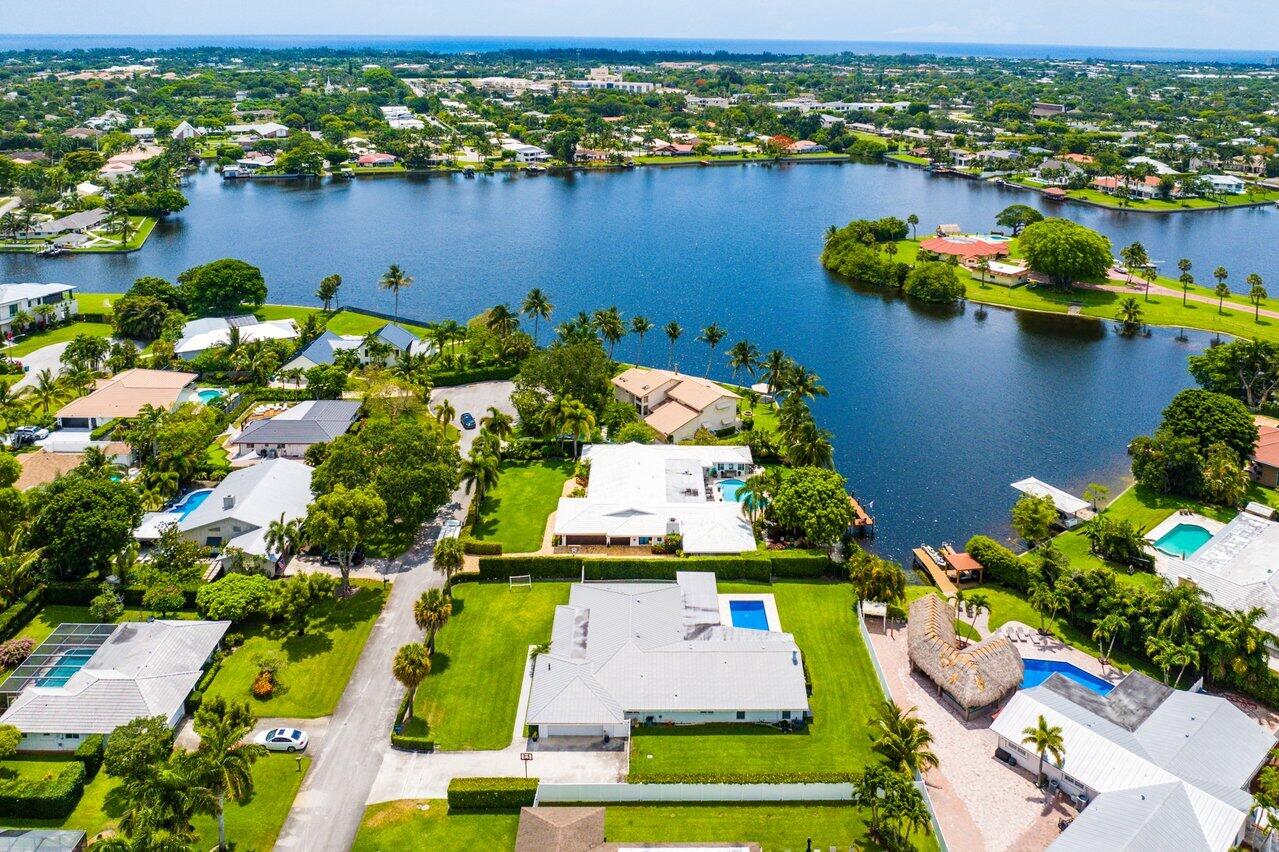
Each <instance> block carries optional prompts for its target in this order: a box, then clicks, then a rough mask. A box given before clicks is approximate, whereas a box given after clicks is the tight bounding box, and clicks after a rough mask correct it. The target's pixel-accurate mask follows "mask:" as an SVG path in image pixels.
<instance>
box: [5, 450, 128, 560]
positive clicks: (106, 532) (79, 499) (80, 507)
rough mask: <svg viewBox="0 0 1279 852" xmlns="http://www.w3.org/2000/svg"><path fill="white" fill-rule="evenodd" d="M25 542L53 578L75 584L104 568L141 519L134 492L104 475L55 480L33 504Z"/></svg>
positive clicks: (121, 548) (120, 548)
mask: <svg viewBox="0 0 1279 852" xmlns="http://www.w3.org/2000/svg"><path fill="white" fill-rule="evenodd" d="M37 505H38V506H39V509H38V511H37V512H36V515H35V517H34V518H33V519H32V521H31V526H30V528H29V529H28V530H27V537H28V540H29V541H30V543H31V545H32V546H33V547H36V548H40V549H41V559H42V560H43V563H44V565H45V566H46V568H48V569H49V570H50V571H51V572H52V573H53V574H55V575H57V576H58V577H61V578H64V579H76V578H79V577H83V576H86V575H87V574H90V573H92V572H94V571H100V570H102V569H105V568H106V567H107V566H108V565H109V564H110V561H111V557H113V556H115V554H116V553H118V552H120V551H121V550H123V549H124V547H125V546H126V545H128V544H129V543H130V542H132V541H133V530H134V529H135V528H136V527H137V526H138V523H139V522H140V521H141V520H142V506H141V503H140V502H139V499H138V495H137V492H136V491H134V489H133V487H132V486H130V485H127V484H125V483H123V482H113V481H112V480H111V479H109V478H107V477H104V476H79V475H76V474H69V475H67V476H63V477H59V478H58V479H55V480H54V481H53V482H52V483H50V484H49V486H48V487H47V488H46V489H45V490H44V491H43V492H42V494H41V496H40V499H38V500H37Z"/></svg>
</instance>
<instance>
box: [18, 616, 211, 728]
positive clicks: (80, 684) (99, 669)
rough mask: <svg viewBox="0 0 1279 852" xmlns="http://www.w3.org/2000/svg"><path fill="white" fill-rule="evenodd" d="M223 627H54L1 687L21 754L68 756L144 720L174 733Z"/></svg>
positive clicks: (193, 623) (163, 624) (188, 624)
mask: <svg viewBox="0 0 1279 852" xmlns="http://www.w3.org/2000/svg"><path fill="white" fill-rule="evenodd" d="M230 626H231V622H229V621H183V620H176V621H145V622H143V621H126V622H123V623H121V624H60V625H58V627H57V628H56V629H55V630H54V631H53V633H51V634H50V635H49V637H48V638H47V639H45V640H44V642H42V643H41V644H40V646H39V647H38V648H36V649H35V651H33V652H32V654H31V656H30V657H28V658H27V660H26V662H24V663H22V664H21V665H20V666H18V668H16V669H14V670H13V673H12V674H11V675H10V676H9V678H8V679H7V680H6V681H5V682H4V683H3V684H0V698H2V699H4V700H5V701H6V703H7V706H8V709H7V710H6V711H5V713H4V715H3V716H0V724H5V725H13V726H15V727H17V729H18V730H20V731H22V734H23V737H22V742H21V743H19V745H18V750H19V751H21V752H72V751H75V750H76V748H77V747H78V746H79V745H80V743H81V742H82V741H83V740H84V738H85V737H88V736H91V735H92V734H109V733H111V732H112V731H113V730H115V729H116V728H117V727H119V726H120V725H124V724H127V723H128V722H132V721H133V720H134V719H137V718H140V717H143V716H159V717H161V718H162V719H164V720H165V722H166V724H168V726H169V727H170V728H175V727H177V725H178V722H180V721H181V720H182V717H183V715H185V713H186V707H185V702H186V698H187V695H188V694H190V692H191V690H192V689H193V688H194V687H195V685H196V682H197V681H199V679H200V675H201V674H202V673H203V671H204V667H205V666H206V665H207V664H208V662H209V658H210V657H211V656H212V655H213V652H214V650H215V649H216V648H217V647H218V643H219V642H221V641H222V636H223V634H224V633H226V631H227V628H228V627H230Z"/></svg>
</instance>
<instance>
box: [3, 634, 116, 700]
mask: <svg viewBox="0 0 1279 852" xmlns="http://www.w3.org/2000/svg"><path fill="white" fill-rule="evenodd" d="M117 626H118V625H115V624H59V625H58V626H57V627H56V628H54V631H53V632H52V633H50V634H49V636H48V637H47V638H46V639H45V640H44V641H43V642H41V643H40V645H39V647H37V648H36V649H35V650H34V651H32V652H31V656H29V657H27V659H26V660H25V661H24V662H23V663H22V664H21V665H19V666H18V667H17V668H16V669H14V670H13V673H12V674H11V675H9V677H8V679H7V680H5V682H4V683H0V707H5V708H7V707H8V706H9V704H10V703H11V702H12V701H13V699H14V698H15V697H17V695H18V693H20V692H22V690H24V689H26V688H27V687H28V686H31V685H36V686H44V685H52V684H42V683H41V682H40V681H41V680H45V679H47V678H48V677H49V676H50V673H51V672H52V670H53V669H55V667H57V666H58V664H59V662H60V661H61V660H62V659H63V657H64V656H66V654H67V653H68V652H74V651H80V652H84V651H96V650H97V649H98V648H100V647H102V645H103V644H104V643H105V642H106V641H107V639H109V638H111V634H112V633H114V632H115V631H116V627H117ZM77 656H78V657H81V656H82V655H80V654H78V655H77ZM59 680H62V681H63V682H64V683H65V679H62V678H59ZM58 685H61V684H58Z"/></svg>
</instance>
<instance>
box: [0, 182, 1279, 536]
mask: <svg viewBox="0 0 1279 852" xmlns="http://www.w3.org/2000/svg"><path fill="white" fill-rule="evenodd" d="M186 191H187V193H188V195H189V197H190V198H191V206H190V207H189V208H188V209H187V210H186V211H184V212H183V213H182V214H181V215H180V216H178V217H175V218H174V219H173V220H172V221H168V222H164V223H162V224H161V225H160V226H159V227H158V229H157V231H156V233H155V234H154V235H153V236H152V237H151V239H150V241H149V242H148V243H147V245H146V247H145V248H144V249H143V250H142V251H140V252H137V253H135V254H131V255H91V256H79V257H61V258H52V259H42V258H36V257H34V256H23V255H0V280H11V281H12V280H19V281H21V280H61V281H67V282H69V283H73V284H76V285H78V286H80V287H81V288H83V289H84V290H86V291H99V292H118V291H121V290H124V289H126V288H127V287H128V285H129V283H130V282H131V281H132V280H133V279H134V278H136V277H138V276H140V275H162V276H165V277H169V278H172V277H174V276H175V275H177V273H178V272H180V271H182V270H183V269H185V268H187V267H189V266H192V265H195V264H198V263H204V262H207V261H210V260H214V259H216V258H219V257H225V256H235V257H241V258H244V259H245V260H248V261H249V262H251V263H254V264H256V265H258V266H260V267H262V269H263V272H264V273H265V275H266V278H267V282H268V284H269V286H270V298H271V300H272V301H276V302H293V303H302V304H314V297H313V293H314V290H315V287H316V284H317V282H318V281H319V280H320V279H321V278H322V277H324V276H325V275H328V274H330V273H334V272H336V273H340V274H341V275H342V276H343V278H344V280H345V284H344V285H343V290H342V301H343V302H345V303H347V304H354V305H359V306H363V307H368V308H373V309H378V310H383V311H388V312H389V311H390V310H391V299H390V297H389V296H388V295H387V294H385V293H382V292H380V291H378V290H377V287H376V279H377V277H378V276H379V275H380V274H381V272H382V271H383V270H385V268H386V267H387V265H388V264H390V263H393V262H394V263H399V264H401V265H402V266H403V267H404V268H405V269H406V270H407V271H408V272H409V273H410V274H412V275H413V276H414V277H415V279H416V280H415V283H414V284H413V286H412V288H411V289H409V290H408V291H406V292H404V293H402V294H401V298H400V302H401V308H400V309H401V313H402V314H404V315H406V316H409V317H414V318H419V319H423V320H428V321H429V320H436V319H441V318H445V317H458V318H464V317H467V316H471V315H473V314H475V313H477V312H479V311H480V310H483V309H484V308H486V307H489V306H491V305H493V304H495V303H498V302H509V303H512V304H516V303H518V302H519V301H520V299H521V298H522V297H523V294H524V293H525V292H527V291H528V289H529V288H531V287H535V286H536V287H541V288H543V289H545V290H546V291H547V292H548V293H549V294H550V295H551V296H552V298H553V300H554V302H555V306H556V312H555V320H554V321H560V320H562V319H564V318H566V317H569V316H571V315H573V314H575V313H576V312H577V311H579V310H587V311H589V310H593V309H595V308H598V307H604V306H608V305H612V304H616V305H617V306H618V308H619V309H620V310H621V311H622V312H623V313H624V314H625V315H626V316H627V317H630V316H633V315H635V314H637V313H643V314H645V315H646V316H648V317H649V319H651V320H652V321H653V322H654V323H656V324H657V325H658V326H659V327H660V326H661V325H664V324H665V323H666V322H667V321H669V320H671V319H674V320H677V321H679V322H680V323H681V324H682V325H683V326H684V327H685V330H686V331H685V335H684V337H683V339H682V340H681V341H680V345H679V346H678V347H677V360H678V361H679V364H680V365H681V366H682V367H683V368H684V369H686V370H688V371H696V372H701V371H702V370H704V369H705V366H706V351H705V347H704V346H702V345H701V344H698V343H697V342H696V336H697V329H699V328H701V327H703V326H705V325H707V324H708V323H710V322H712V321H715V322H719V323H720V324H721V325H723V326H725V327H726V328H727V329H728V330H729V333H730V336H729V338H728V340H727V341H726V342H725V343H724V345H723V346H722V347H721V350H723V349H726V348H727V347H728V345H730V344H731V343H732V342H733V341H734V340H737V339H739V338H742V337H745V338H747V339H750V340H752V341H753V342H755V343H756V344H757V345H758V346H759V347H760V349H762V350H765V351H767V350H768V349H771V348H781V349H783V350H785V351H786V352H788V353H789V354H791V355H792V356H794V357H795V358H796V359H798V360H799V361H800V362H802V363H803V364H805V365H806V366H808V367H809V368H811V369H813V370H815V371H816V372H817V373H819V374H820V375H821V377H822V379H823V381H824V383H825V385H826V387H827V388H829V389H830V390H831V396H830V397H829V398H826V399H820V400H818V401H817V402H816V403H815V405H814V410H815V413H816V415H817V417H818V419H819V420H820V421H821V423H822V425H824V426H825V427H826V428H829V429H830V430H831V431H833V432H834V434H835V446H836V461H837V464H838V466H839V469H840V470H841V471H842V472H843V473H844V474H845V475H846V476H847V477H848V480H849V482H850V484H851V486H852V487H853V488H854V489H856V491H857V492H858V494H859V495H860V496H861V497H863V498H864V499H869V500H874V509H873V511H874V514H875V515H876V518H877V520H878V522H879V536H878V540H877V541H878V547H879V548H880V549H881V550H883V551H884V552H885V553H887V554H889V555H892V556H894V557H897V558H906V557H907V556H908V552H909V549H910V548H911V547H914V546H917V545H918V544H919V543H920V542H921V541H928V542H931V543H940V542H941V541H944V540H953V541H955V542H956V543H962V542H963V541H964V540H966V539H967V537H968V536H969V535H971V534H972V533H974V532H989V533H992V534H995V535H999V536H1006V535H1007V534H1008V532H1007V516H1008V509H1009V507H1010V506H1011V505H1012V503H1013V501H1014V498H1015V496H1016V495H1015V493H1014V492H1013V491H1012V489H1011V488H1009V485H1008V484H1009V483H1010V482H1013V481H1015V480H1018V479H1021V478H1023V477H1026V476H1038V477H1040V478H1041V479H1045V480H1047V481H1049V482H1052V483H1054V484H1056V485H1059V486H1061V487H1064V488H1068V489H1073V490H1075V491H1076V493H1077V492H1078V491H1079V490H1081V489H1082V488H1083V487H1084V486H1085V485H1086V484H1087V483H1088V482H1090V481H1093V480H1100V481H1103V482H1106V483H1108V484H1110V485H1112V486H1119V485H1121V483H1122V478H1123V476H1124V474H1125V472H1126V469H1127V459H1126V456H1125V453H1124V448H1125V446H1126V444H1127V441H1128V439H1129V438H1131V437H1132V436H1134V435H1136V434H1138V433H1140V432H1143V431H1147V430H1149V429H1151V428H1152V427H1153V426H1154V425H1155V423H1156V422H1157V421H1158V418H1159V412H1160V410H1161V409H1162V408H1163V406H1164V405H1165V404H1166V403H1167V402H1168V400H1169V398H1171V397H1172V395H1173V394H1175V393H1176V392H1177V391H1178V390H1181V389H1182V388H1185V387H1188V386H1189V385H1190V384H1191V379H1190V376H1189V374H1188V373H1187V372H1186V356H1187V355H1189V354H1192V353H1194V352H1197V351H1201V350H1202V349H1203V347H1204V346H1206V345H1207V343H1208V339H1209V338H1208V335H1202V334H1192V335H1191V336H1190V340H1189V341H1185V342H1182V341H1178V340H1176V332H1175V331H1174V330H1166V329H1163V330H1158V331H1156V332H1155V334H1154V335H1153V336H1152V337H1149V338H1139V339H1126V338H1123V337H1121V336H1119V335H1117V334H1115V333H1114V331H1113V329H1112V328H1111V327H1110V324H1109V323H1099V322H1095V321H1091V320H1081V319H1069V318H1066V317H1061V316H1046V315H1036V314H1026V313H1016V312H1011V311H1005V310H999V309H990V310H989V311H987V312H986V313H985V316H984V318H982V317H979V316H978V311H977V310H976V309H975V308H974V307H973V306H969V307H968V308H967V309H966V310H952V309H936V308H930V307H926V306H920V305H916V304H913V303H909V302H907V301H905V300H903V299H900V298H894V297H888V296H884V295H882V294H880V293H877V292H861V291H859V290H858V289H856V288H853V287H851V286H848V285H846V284H844V283H841V282H839V281H837V280H835V279H833V278H832V277H831V276H830V275H828V274H827V273H826V272H825V271H824V270H823V269H822V268H821V266H820V264H819V263H818V260H817V256H818V254H819V252H820V250H821V239H822V231H823V230H824V228H825V227H826V226H827V225H829V224H833V223H836V224H842V223H844V222H846V221H848V220H849V219H852V218H855V217H861V216H882V215H888V214H895V215H899V216H902V217H905V216H906V215H907V214H908V213H911V212H914V213H917V214H918V215H919V217H920V219H921V222H922V223H923V225H924V227H931V226H933V225H935V224H936V223H938V222H957V223H960V224H961V225H962V226H963V227H965V228H971V229H978V228H988V227H990V225H991V221H992V219H993V217H994V215H995V213H996V212H997V211H998V210H1000V209H1001V208H1002V207H1004V206H1006V205H1007V204H1009V203H1012V202H1014V201H1023V202H1027V203H1033V201H1034V200H1036V197H1035V196H1033V195H1029V194H1024V193H1019V192H1015V191H1012V190H1001V189H997V188H994V187H988V186H984V185H980V184H976V183H974V182H969V181H961V180H948V179H940V178H931V177H929V176H928V175H926V174H925V173H923V172H921V171H918V170H913V169H905V168H900V167H894V166H884V165H877V164H867V165H817V164H799V165H789V166H780V167H771V168H766V167H760V166H741V167H736V166H734V167H717V168H676V169H637V170H635V171H633V172H614V173H590V174H582V173H578V174H573V175H570V176H565V177H554V176H541V177H526V176H522V175H503V176H483V175H481V176H479V177H477V178H476V179H474V180H466V179H464V178H462V177H460V176H459V177H433V178H422V179H404V178H394V177H389V178H378V179H361V180H357V181H353V182H350V183H322V182H319V181H316V182H310V183H268V182H260V183H254V182H241V183H231V182H226V183H224V182H223V181H221V180H220V179H219V178H218V177H217V176H216V175H215V174H213V173H211V172H209V173H205V174H202V175H198V176H196V177H195V178H193V179H192V181H191V182H190V184H189V185H188V186H187V188H186ZM1064 212H1066V213H1067V214H1068V215H1070V216H1071V217H1072V218H1075V219H1077V220H1079V221H1082V222H1084V223H1085V224H1088V225H1090V226H1092V227H1095V228H1098V229H1100V230H1102V231H1104V232H1105V233H1107V234H1108V235H1109V236H1110V237H1111V238H1112V240H1114V241H1115V243H1116V246H1118V245H1123V244H1125V243H1127V242H1130V241H1132V240H1133V239H1140V240H1142V241H1143V242H1145V243H1146V245H1147V246H1148V247H1149V248H1150V250H1151V255H1152V256H1153V257H1155V258H1159V259H1163V260H1166V261H1168V263H1169V264H1170V265H1171V264H1173V263H1175V260H1176V258H1178V257H1181V256H1188V257H1190V258H1191V259H1192V260H1193V261H1194V262H1195V267H1196V271H1197V272H1200V273H1201V277H1205V276H1206V274H1207V270H1210V269H1211V268H1212V267H1214V266H1216V265H1217V264H1224V265H1226V266H1227V267H1228V268H1229V269H1230V270H1231V272H1232V279H1234V281H1235V282H1236V284H1238V283H1239V282H1241V281H1242V279H1243V276H1244V274H1245V273H1246V272H1248V271H1253V270H1256V271H1259V272H1261V273H1262V274H1263V275H1266V274H1267V272H1268V271H1271V270H1273V269H1274V268H1275V265H1276V264H1275V261H1276V260H1277V259H1279V258H1276V254H1279V239H1277V237H1279V216H1277V215H1276V213H1277V212H1279V211H1276V210H1273V209H1256V210H1238V211H1230V212H1220V213H1215V212H1214V213H1208V214H1203V215H1194V214H1189V215H1186V214H1183V215H1174V216H1151V215H1148V214H1135V213H1126V214H1125V213H1112V212H1108V211H1103V210H1094V209H1090V208H1083V207H1077V206H1070V207H1067V208H1066V209H1065V211H1064ZM543 335H544V337H545V330H544V331H543ZM635 344H636V341H635V339H634V338H628V339H627V340H625V341H623V343H622V344H621V345H620V346H619V348H618V351H617V355H618V357H619V358H626V359H633V358H635V357H636V351H635ZM645 350H646V351H645V359H644V360H646V361H648V362H650V363H656V364H658V365H661V366H664V365H665V358H666V341H665V338H664V337H663V336H662V335H661V334H660V332H655V333H654V334H651V335H650V336H649V340H647V341H645ZM717 362H718V363H717V365H716V368H715V370H714V375H715V376H716V377H718V378H723V379H728V378H730V375H729V373H728V371H727V369H726V368H724V367H723V366H722V365H723V363H724V358H723V356H722V354H721V355H719V356H718V357H717Z"/></svg>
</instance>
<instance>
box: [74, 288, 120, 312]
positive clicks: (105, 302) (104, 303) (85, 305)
mask: <svg viewBox="0 0 1279 852" xmlns="http://www.w3.org/2000/svg"><path fill="white" fill-rule="evenodd" d="M123 295H124V294H123V293H76V297H75V298H76V302H77V303H79V305H80V313H82V314H110V313H111V305H112V304H114V303H115V301H116V299H119V298H120V297H121V296H123Z"/></svg>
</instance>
